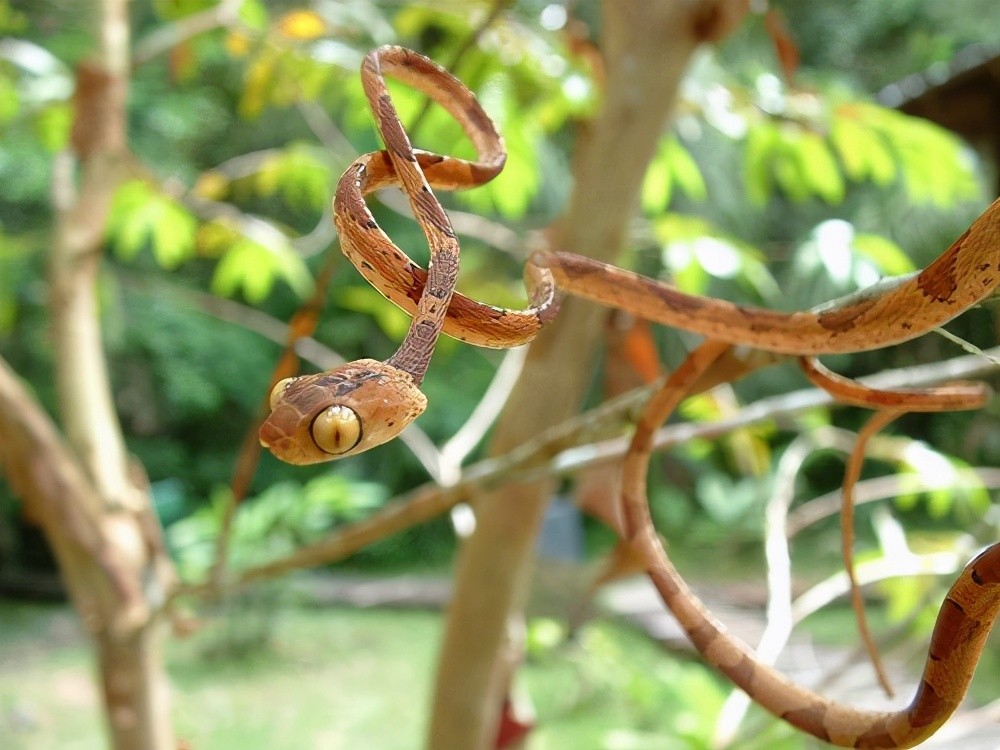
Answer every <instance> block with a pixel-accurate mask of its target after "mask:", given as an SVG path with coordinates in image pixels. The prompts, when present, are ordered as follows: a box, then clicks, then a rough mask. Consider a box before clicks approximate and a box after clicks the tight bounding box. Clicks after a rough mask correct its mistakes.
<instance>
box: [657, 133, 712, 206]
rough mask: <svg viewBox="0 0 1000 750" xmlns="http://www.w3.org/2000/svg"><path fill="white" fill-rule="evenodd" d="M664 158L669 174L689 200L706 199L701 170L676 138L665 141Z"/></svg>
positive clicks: (706, 190)
mask: <svg viewBox="0 0 1000 750" xmlns="http://www.w3.org/2000/svg"><path fill="white" fill-rule="evenodd" d="M666 157H667V163H668V164H669V165H670V173H671V175H673V179H674V181H675V182H676V183H677V185H678V187H680V189H681V190H683V191H684V192H685V193H686V194H687V196H688V198H690V199H691V200H696V201H703V200H705V198H707V197H708V189H707V188H706V187H705V178H704V177H702V174H701V170H700V169H699V168H698V164H697V163H696V162H695V160H694V159H693V158H691V154H690V153H689V152H688V150H687V149H686V148H684V146H682V145H681V142H680V140H679V139H677V138H676V137H670V138H667V139H666Z"/></svg>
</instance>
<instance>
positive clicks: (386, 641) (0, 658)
mask: <svg viewBox="0 0 1000 750" xmlns="http://www.w3.org/2000/svg"><path fill="white" fill-rule="evenodd" d="M258 606H268V605H266V604H261V603H258ZM271 606H273V604H272V605H271ZM229 622H230V623H232V622H237V623H242V624H244V625H246V624H247V617H246V614H243V615H239V614H237V615H236V620H230V621H229ZM270 626H271V636H270V639H269V643H268V645H267V646H265V647H261V648H257V649H255V650H251V651H249V652H247V653H246V654H245V655H243V656H239V657H234V656H230V657H228V658H221V657H218V656H216V657H214V658H213V657H209V656H206V653H210V652H213V651H214V652H218V648H217V644H218V641H219V638H220V632H223V631H224V630H225V629H224V628H222V627H221V621H213V620H211V619H209V620H208V622H207V625H206V627H205V628H203V629H202V631H201V632H200V633H199V634H197V635H196V636H194V637H192V638H188V639H184V640H171V641H170V644H169V649H168V668H169V672H170V677H171V680H172V683H173V699H174V705H173V716H174V725H175V727H176V730H177V733H178V736H179V737H181V738H183V739H186V740H188V741H189V742H190V743H191V744H192V746H193V747H195V748H198V750H209V749H210V750H237V749H239V750H256V749H257V748H260V749H262V750H263V749H264V748H268V749H270V748H304V749H307V750H308V749H311V748H322V749H323V750H338V749H339V748H352V749H354V748H359V747H364V748H370V749H372V750H378V749H380V748H386V749H389V748H391V749H392V750H408V749H410V748H412V749H413V750H416V748H420V747H421V746H422V743H423V738H424V733H425V729H426V721H427V710H428V706H429V703H430V699H431V687H432V679H433V673H434V665H435V660H436V654H437V649H438V646H439V640H440V635H441V628H442V618H441V616H440V614H437V613H432V612H423V611H400V610H354V609H345V608H335V609H310V608H304V607H296V606H285V607H282V608H280V609H277V610H276V614H275V615H274V619H273V620H272V621H271V622H270ZM244 630H245V632H244V635H246V634H247V632H249V633H251V634H252V632H253V630H254V628H253V626H252V624H251V625H249V626H247V627H245V629H244ZM230 632H231V631H230ZM532 653H533V656H532V658H530V659H529V661H528V663H527V664H526V665H525V668H524V669H523V670H521V673H520V676H519V684H518V689H519V690H524V691H526V692H527V693H528V694H529V695H530V696H531V699H532V702H533V703H534V705H535V708H536V710H537V712H538V729H537V730H536V731H535V732H534V733H533V734H532V739H531V743H530V745H529V747H530V748H531V750H549V749H550V748H551V749H555V748H567V747H578V748H595V750H596V749H598V748H605V747H626V748H633V749H634V750H642V748H646V747H650V748H652V747H655V748H658V749H660V750H671V749H672V748H686V749H688V750H690V749H691V748H699V747H704V739H703V738H704V737H705V736H706V735H707V732H708V731H709V728H710V726H711V721H712V718H713V717H714V714H715V711H716V710H717V709H718V706H719V703H720V701H721V700H722V697H723V695H724V692H723V688H722V686H721V683H720V682H719V681H718V680H717V678H716V677H714V676H713V675H712V674H711V673H710V672H709V671H708V670H706V669H704V668H703V667H701V666H700V665H698V664H694V663H691V662H686V661H684V660H677V659H674V658H673V657H671V656H669V655H666V654H664V652H663V651H662V650H661V649H660V648H659V647H658V646H657V645H656V644H654V643H652V642H650V641H649V640H648V639H646V638H645V637H643V636H641V635H639V634H638V633H636V632H634V631H632V630H630V629H628V628H625V627H619V626H614V625H610V624H592V625H589V626H587V627H585V628H584V629H583V630H582V631H581V633H580V634H579V637H578V638H577V639H576V640H574V641H572V642H562V643H560V644H559V645H556V646H548V647H546V646H542V647H538V648H534V649H533V650H532ZM91 675H92V669H91V662H90V654H89V652H88V649H87V640H86V638H85V636H84V634H83V633H82V631H81V629H80V627H79V624H78V623H77V621H76V619H75V617H74V615H73V613H72V612H71V611H70V610H69V609H68V608H67V607H64V606H53V605H35V604H32V605H28V604H13V605H12V604H6V605H2V606H0V676H2V679H0V747H2V748H4V750H49V748H58V750H99V749H101V748H103V747H104V746H105V745H104V740H103V734H102V727H101V724H100V719H99V699H98V695H97V692H96V688H95V686H94V683H93V680H92V679H91ZM680 737H686V738H687V739H679V738H680ZM772 746H774V747H777V745H772Z"/></svg>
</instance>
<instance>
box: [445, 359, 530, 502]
mask: <svg viewBox="0 0 1000 750" xmlns="http://www.w3.org/2000/svg"><path fill="white" fill-rule="evenodd" d="M527 354H528V349H527V347H524V346H519V347H516V348H514V349H509V350H508V351H507V353H506V354H505V355H504V358H503V361H502V362H501V363H500V366H499V367H498V368H497V371H496V374H495V375H494V376H493V380H491V381H490V384H489V387H488V388H487V389H486V392H485V393H484V394H483V397H482V398H481V399H479V403H477V404H476V408H475V409H473V410H472V414H470V415H469V418H468V419H467V420H466V421H465V424H463V425H462V426H461V427H460V428H459V429H458V431H457V432H456V433H455V434H454V435H452V437H451V438H450V439H449V440H448V442H446V443H445V444H444V445H443V446H441V452H440V460H439V465H440V474H441V477H443V478H442V479H441V480H439V481H440V482H441V484H444V485H449V484H454V483H455V482H457V481H458V480H459V478H460V477H461V475H462V462H463V461H464V460H465V458H466V456H468V455H469V454H470V453H471V452H472V450H473V449H474V448H475V447H476V446H477V445H478V444H479V441H481V440H482V439H483V437H484V436H485V435H486V432H487V431H488V430H489V429H490V426H491V425H492V424H493V422H495V421H496V418H497V416H498V415H499V414H500V411H501V410H502V409H503V407H504V404H506V403H507V397H508V396H510V392H511V390H512V389H513V388H514V384H515V383H516V382H517V379H518V377H520V375H521V368H523V367H524V359H525V357H526V356H527Z"/></svg>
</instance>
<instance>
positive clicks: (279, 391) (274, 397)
mask: <svg viewBox="0 0 1000 750" xmlns="http://www.w3.org/2000/svg"><path fill="white" fill-rule="evenodd" d="M293 380H295V378H283V379H281V380H279V381H278V382H277V383H275V384H274V388H272V389H271V395H270V396H269V397H268V402H269V403H270V405H271V411H274V407H275V406H277V405H278V401H280V400H281V397H282V396H284V395H285V391H286V390H287V389H288V386H289V385H290V384H291V382H292V381H293Z"/></svg>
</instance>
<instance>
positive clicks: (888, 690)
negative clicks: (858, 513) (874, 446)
mask: <svg viewBox="0 0 1000 750" xmlns="http://www.w3.org/2000/svg"><path fill="white" fill-rule="evenodd" d="M903 413H904V412H902V411H898V410H890V409H886V410H883V411H877V412H875V413H874V414H873V415H872V417H871V418H870V419H869V420H868V421H867V422H866V423H865V425H864V427H862V428H861V430H860V431H859V432H858V437H857V442H856V443H855V444H854V447H853V449H852V450H851V451H850V455H849V456H848V459H847V467H846V469H845V470H844V482H843V488H844V502H843V506H842V509H841V514H840V545H841V553H842V555H843V559H844V571H845V572H846V573H847V580H848V581H850V584H851V592H850V593H851V607H852V608H853V609H854V620H855V624H856V625H857V628H858V635H859V636H861V642H862V643H863V644H864V646H865V649H866V650H867V651H868V658H869V659H870V661H871V664H872V668H873V669H874V670H875V677H876V678H877V679H878V682H879V684H880V685H881V686H882V689H883V690H884V691H885V694H886V695H887V696H888V697H890V698H892V697H893V695H895V691H894V690H893V689H892V683H891V682H890V681H889V676H888V674H886V671H885V665H884V664H883V663H882V656H881V655H880V654H879V652H878V647H877V646H876V645H875V639H874V638H873V637H872V631H871V628H870V627H869V625H868V617H867V615H866V614H865V602H864V599H863V598H862V596H861V586H860V584H859V583H858V579H857V576H856V575H855V570H854V488H855V485H856V484H857V483H858V478H859V477H860V476H861V467H862V465H863V464H864V461H865V451H866V449H867V447H868V443H869V442H871V439H872V437H874V436H875V435H877V434H878V433H879V432H881V431H882V430H883V429H884V428H885V427H887V426H888V425H889V424H890V423H892V422H893V421H895V420H896V419H897V418H898V417H900V416H901V415H902V414H903Z"/></svg>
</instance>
